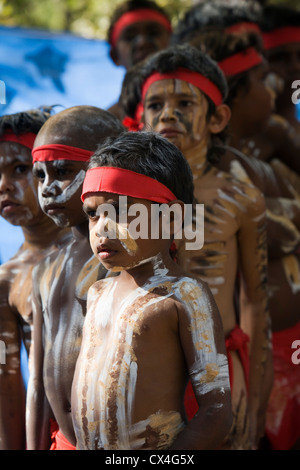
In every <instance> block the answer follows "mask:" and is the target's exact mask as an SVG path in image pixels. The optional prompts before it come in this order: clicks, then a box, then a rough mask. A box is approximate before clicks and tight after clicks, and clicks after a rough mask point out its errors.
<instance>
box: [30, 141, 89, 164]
mask: <svg viewBox="0 0 300 470" xmlns="http://www.w3.org/2000/svg"><path fill="white" fill-rule="evenodd" d="M93 153H94V152H91V151H90V150H85V149H80V148H78V147H70V146H69V145H62V144H51V145H40V146H39V147H35V148H34V149H33V150H32V159H33V163H35V162H51V161H53V160H73V161H79V162H87V161H89V159H90V158H91V156H92V155H93Z"/></svg>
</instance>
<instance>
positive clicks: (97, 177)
mask: <svg viewBox="0 0 300 470" xmlns="http://www.w3.org/2000/svg"><path fill="white" fill-rule="evenodd" d="M98 192H104V193H115V194H122V195H124V196H131V197H136V198H139V199H147V200H149V201H155V202H160V203H168V202H170V201H174V200H176V199H177V198H176V196H174V194H173V193H172V191H170V190H169V189H168V188H167V187H166V186H165V185H164V184H162V183H160V182H159V181H157V180H155V179H154V178H150V177H149V176H146V175H142V174H141V173H136V172H135V171H131V170H125V169H124V168H116V167H108V166H101V167H97V168H90V169H89V170H88V171H87V172H86V175H85V179H84V182H83V187H82V194H81V200H82V202H84V200H85V198H86V195H87V193H98Z"/></svg>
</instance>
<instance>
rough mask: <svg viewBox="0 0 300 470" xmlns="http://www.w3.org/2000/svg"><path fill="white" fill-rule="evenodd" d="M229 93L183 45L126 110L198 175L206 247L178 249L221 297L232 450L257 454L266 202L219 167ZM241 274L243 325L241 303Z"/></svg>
mask: <svg viewBox="0 0 300 470" xmlns="http://www.w3.org/2000/svg"><path fill="white" fill-rule="evenodd" d="M226 93H227V84H226V80H225V78H224V75H223V74H222V72H221V70H220V69H219V68H218V66H217V64H216V63H215V62H214V61H212V60H211V59H210V58H209V57H208V56H207V55H205V54H203V53H201V52H200V51H199V50H198V49H196V48H193V47H192V46H188V45H183V46H174V47H171V48H169V49H167V50H165V51H162V52H160V53H157V54H155V55H153V56H152V57H151V58H149V59H148V60H147V61H146V62H145V63H144V64H141V65H139V66H136V67H134V68H132V69H131V71H129V72H128V73H127V74H126V76H125V79H124V82H123V89H122V103H123V105H124V109H125V111H126V113H127V115H129V117H130V118H131V119H133V120H134V119H135V120H138V119H140V120H141V121H142V123H144V124H145V129H146V130H147V129H149V128H151V129H153V130H154V131H156V132H158V133H160V134H161V135H163V136H165V137H166V138H167V139H168V140H170V141H172V142H173V143H175V145H176V146H177V147H178V148H179V149H180V150H181V151H182V152H183V154H184V155H185V157H186V158H187V160H188V162H189V163H190V166H191V168H192V171H193V176H194V185H195V189H194V195H195V199H196V200H197V201H198V202H201V203H204V210H205V224H204V247H203V249H202V250H197V251H188V250H185V249H184V247H183V246H182V244H181V245H178V255H177V258H178V262H179V263H180V264H182V265H183V266H184V267H185V269H186V271H187V272H189V273H193V274H195V275H197V276H199V278H201V279H204V280H206V281H207V282H208V284H209V287H210V288H211V289H212V292H213V294H214V296H215V299H216V302H217V305H218V308H219V311H220V314H221V317H222V320H223V326H224V331H225V335H226V341H227V345H228V349H229V350H232V349H234V350H232V351H231V352H230V354H229V370H230V371H231V372H232V376H231V380H232V383H231V385H232V403H233V415H234V425H233V428H232V432H231V435H230V436H229V437H228V446H229V447H230V448H249V447H252V446H256V444H257V440H258V438H259V434H260V433H261V432H262V430H261V429H259V430H257V420H258V414H259V413H260V414H261V412H260V411H259V408H260V405H261V403H260V400H263V399H264V396H261V391H262V386H263V384H262V379H263V374H264V372H265V368H266V367H267V364H266V359H267V356H268V354H269V348H270V345H269V342H270V341H269V324H268V322H269V317H268V307H267V294H266V232H265V201H264V198H263V196H262V194H261V193H260V192H259V191H258V190H257V189H256V188H255V187H254V186H252V185H249V184H244V183H241V182H238V181H237V180H236V179H234V178H233V177H231V176H230V175H229V174H227V173H224V172H221V171H219V170H218V169H217V168H216V167H214V166H213V165H212V163H211V162H212V161H213V160H215V158H216V156H217V155H218V154H217V151H216V150H215V149H214V145H216V144H218V145H219V146H220V141H221V139H222V138H224V135H223V133H224V129H225V127H226V125H227V123H228V121H229V118H230V110H229V108H228V106H227V105H225V104H224V103H223V101H224V98H225V97H226ZM238 274H239V283H240V290H239V309H240V311H239V318H237V313H236V307H235V301H234V297H235V286H236V280H237V275H238ZM243 330H244V331H243ZM245 333H247V334H245ZM248 336H249V339H250V343H249V348H250V349H249V352H250V365H249V364H248V363H247V361H248V359H249V358H248V355H247V340H248ZM236 349H240V351H239V354H238V353H237V351H236ZM245 359H246V360H245ZM249 367H250V370H249ZM248 392H249V394H248ZM247 394H248V395H247ZM247 402H248V403H247ZM248 405H249V413H248V412H247V406H248ZM248 417H250V426H251V427H250V431H249V428H248ZM249 433H250V434H249Z"/></svg>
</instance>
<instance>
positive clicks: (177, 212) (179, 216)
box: [168, 199, 185, 236]
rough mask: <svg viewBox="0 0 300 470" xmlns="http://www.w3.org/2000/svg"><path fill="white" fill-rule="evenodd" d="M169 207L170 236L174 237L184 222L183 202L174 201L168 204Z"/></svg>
mask: <svg viewBox="0 0 300 470" xmlns="http://www.w3.org/2000/svg"><path fill="white" fill-rule="evenodd" d="M168 206H169V207H170V235H171V236H174V235H175V234H176V233H177V232H179V230H180V231H181V230H182V225H183V221H184V216H185V213H184V202H182V201H180V200H179V199H176V200H175V201H171V202H169V203H168Z"/></svg>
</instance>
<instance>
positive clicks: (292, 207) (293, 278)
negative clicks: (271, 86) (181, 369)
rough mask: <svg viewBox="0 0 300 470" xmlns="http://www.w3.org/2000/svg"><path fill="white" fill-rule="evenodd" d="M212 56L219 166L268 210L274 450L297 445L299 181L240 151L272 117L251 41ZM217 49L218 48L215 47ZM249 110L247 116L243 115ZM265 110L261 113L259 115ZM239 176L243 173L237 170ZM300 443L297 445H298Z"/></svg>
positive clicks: (224, 44) (221, 44)
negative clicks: (226, 138) (256, 192)
mask: <svg viewBox="0 0 300 470" xmlns="http://www.w3.org/2000/svg"><path fill="white" fill-rule="evenodd" d="M209 42H210V46H212V44H213V43H214V44H215V48H214V52H213V47H211V49H210V51H211V52H212V53H213V57H214V58H215V59H216V60H218V62H219V66H220V67H221V68H222V69H223V71H224V73H225V74H226V76H227V78H228V85H229V95H228V99H227V103H228V104H229V105H230V106H231V110H232V119H231V136H232V137H231V140H230V144H231V146H230V147H227V148H228V152H227V154H226V156H224V158H223V159H222V160H221V162H220V167H221V168H222V169H223V170H228V171H231V172H232V173H234V174H235V175H236V176H237V177H238V174H237V173H236V172H235V168H236V166H237V164H239V165H242V167H243V169H244V170H245V172H246V175H247V177H248V178H250V179H251V180H252V181H253V183H254V184H255V185H256V186H257V187H258V188H259V189H261V191H262V192H263V193H264V195H265V197H266V204H267V208H268V212H267V216H268V278H269V305H270V314H271V319H272V329H273V362H274V385H273V389H272V392H271V395H270V400H269V405H268V412H267V434H268V437H269V440H270V443H271V446H272V448H274V449H289V448H291V446H293V445H299V437H300V426H299V422H300V414H299V413H300V407H299V400H298V397H299V395H300V369H299V367H298V368H297V366H296V365H295V364H293V363H292V361H291V355H292V350H291V345H292V344H293V342H294V341H295V340H297V339H298V338H299V335H300V316H299V308H298V306H299V302H300V292H299V286H300V276H299V270H298V268H297V266H298V263H299V253H298V251H299V250H298V247H299V242H300V223H299V214H300V196H299V194H300V181H299V178H298V176H297V175H296V174H293V172H292V171H290V170H289V169H287V168H286V167H285V166H284V164H283V163H282V162H280V161H278V160H277V161H276V160H275V161H272V162H271V163H270V164H269V163H267V162H263V161H260V160H258V159H256V158H254V157H253V158H251V157H250V158H249V157H247V156H246V155H244V154H243V153H242V152H241V151H240V150H243V149H241V148H239V143H240V142H241V139H242V138H243V137H244V136H247V132H249V130H251V126H252V132H253V129H254V131H255V126H256V129H259V127H262V126H263V121H261V120H260V118H261V116H262V111H263V110H264V111H266V112H267V108H269V112H270V109H271V108H270V105H268V103H270V96H269V93H268V91H267V90H266V88H265V87H264V84H263V82H262V80H261V78H262V77H263V73H264V69H266V64H265V61H264V59H263V57H262V56H261V55H260V54H259V52H258V51H257V49H255V48H253V47H250V46H249V41H245V40H242V39H239V40H236V39H234V38H230V37H228V38H227V39H226V40H225V39H224V38H222V37H221V36H220V37H219V40H218V38H217V36H214V38H211V40H210V41H209ZM217 44H218V46H216V45H217ZM245 109H247V113H245ZM260 110H261V113H260ZM239 174H241V172H240V170H239ZM297 440H298V444H295V443H296V442H297Z"/></svg>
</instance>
